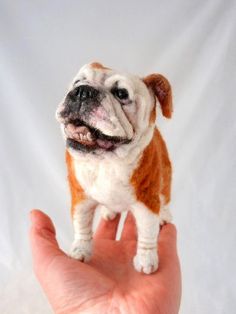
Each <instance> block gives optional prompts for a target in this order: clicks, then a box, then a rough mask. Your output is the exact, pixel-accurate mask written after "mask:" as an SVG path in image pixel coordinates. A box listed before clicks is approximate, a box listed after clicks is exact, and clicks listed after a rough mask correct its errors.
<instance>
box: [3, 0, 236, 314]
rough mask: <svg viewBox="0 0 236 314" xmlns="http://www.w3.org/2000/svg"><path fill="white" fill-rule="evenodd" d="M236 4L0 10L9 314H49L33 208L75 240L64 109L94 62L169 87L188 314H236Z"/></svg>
mask: <svg viewBox="0 0 236 314" xmlns="http://www.w3.org/2000/svg"><path fill="white" fill-rule="evenodd" d="M235 16H236V2H235V1H233V0H232V1H231V0H227V1H224V0H198V1H197V0H194V1H192V0H191V1H189V0H181V1H162V0H160V1H155V0H153V1H148V0H146V1H134V0H133V1H123V0H120V1H88V0H87V1H75V0H74V1H65V0H64V1H42V0H41V1H30V0H29V1H26V0H23V1H4V0H1V1H0V36H1V41H0V45H1V50H0V84H1V85H0V99H1V101H0V106H1V107H0V108H1V111H0V119H1V121H0V140H1V141H0V143H1V153H0V159H1V168H0V178H1V182H0V188H1V189H0V197H1V219H0V224H1V227H0V261H1V265H0V289H1V295H0V313H4V314H5V313H7V314H15V313H17V314H22V313H34V314H37V313H40V314H41V313H45V314H47V313H51V310H50V308H49V306H48V304H47V301H46V299H45V298H44V296H43V294H42V292H41V289H40V287H39V285H38V283H37V282H36V280H35V278H34V275H33V273H32V269H31V258H30V251H29V243H28V228H29V220H28V213H29V211H30V209H31V208H41V209H43V210H45V211H46V212H47V213H48V214H49V215H50V216H51V217H52V218H53V220H54V222H55V224H56V227H57V233H58V238H59V241H60V244H61V246H62V247H63V248H64V249H67V248H68V247H69V244H70V242H71V239H72V226H71V222H70V215H69V193H68V190H67V183H66V171H65V163H64V146H63V141H62V138H61V135H60V131H59V126H58V125H57V122H56V121H55V119H54V112H55V109H56V106H57V105H58V103H59V102H60V100H61V99H62V97H63V95H64V92H65V90H66V87H67V85H68V83H69V82H70V80H71V79H72V77H73V75H74V74H75V73H76V71H77V70H78V68H79V67H80V66H82V65H83V64H84V63H87V62H90V61H94V60H97V61H101V62H104V63H105V64H106V65H108V66H110V67H113V68H117V69H121V70H126V71H128V72H133V73H136V74H139V75H146V74H149V73H152V72H159V73H162V74H164V75H165V76H166V77H167V78H168V79H169V80H170V82H171V83H172V86H173V94H174V108H175V112H174V116H173V119H172V120H170V121H167V120H164V118H161V117H160V118H159V120H158V124H159V127H160V129H161V131H162V134H163V135H164V137H165V139H166V142H167V144H168V147H169V152H170V156H171V159H172V162H173V166H174V181H173V197H172V211H173V214H174V220H175V223H176V225H177V228H178V246H179V254H180V259H181V264H182V273H183V297H182V304H181V314H190V313H191V314H209V313H214V314H223V313H227V314H231V313H232V314H233V313H235V308H236V293H235V290H236V276H235V267H236V266H235V265H236V249H235V245H236V227H235V226H236V206H235V202H234V196H235V195H236V124H235V117H236V106H235V89H236V68H235V66H236V49H235V48H236V19H235Z"/></svg>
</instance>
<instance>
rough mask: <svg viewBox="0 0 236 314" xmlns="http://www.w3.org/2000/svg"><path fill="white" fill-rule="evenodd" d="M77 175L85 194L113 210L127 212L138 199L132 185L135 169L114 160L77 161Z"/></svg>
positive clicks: (75, 162) (75, 165)
mask: <svg viewBox="0 0 236 314" xmlns="http://www.w3.org/2000/svg"><path fill="white" fill-rule="evenodd" d="M74 167H75V175H76V178H77V180H78V182H79V183H80V185H81V186H82V187H83V189H84V191H85V193H86V194H87V195H88V196H89V197H91V198H93V199H94V200H96V201H97V202H98V203H100V204H103V205H105V206H107V207H110V208H112V209H113V210H117V211H122V210H127V207H129V206H130V205H131V204H132V203H133V202H134V201H135V199H136V197H135V195H134V191H133V188H132V186H131V184H130V177H131V175H132V171H133V167H132V165H128V164H126V163H125V162H119V161H117V160H116V161H113V160H96V159H91V160H90V161H88V160H81V161H80V160H76V161H74Z"/></svg>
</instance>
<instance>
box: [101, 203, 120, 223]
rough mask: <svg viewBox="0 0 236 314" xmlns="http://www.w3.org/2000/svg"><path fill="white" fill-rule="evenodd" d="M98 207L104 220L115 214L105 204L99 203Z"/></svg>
mask: <svg viewBox="0 0 236 314" xmlns="http://www.w3.org/2000/svg"><path fill="white" fill-rule="evenodd" d="M99 209H100V211H101V215H102V218H103V219H105V220H113V219H114V218H116V216H117V213H116V212H114V211H113V210H111V209H110V208H107V207H106V206H103V205H100V206H99Z"/></svg>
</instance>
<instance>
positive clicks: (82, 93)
mask: <svg viewBox="0 0 236 314" xmlns="http://www.w3.org/2000/svg"><path fill="white" fill-rule="evenodd" d="M97 95H98V90H97V89H95V88H93V87H92V86H89V85H81V86H79V87H78V89H77V90H76V96H77V97H78V99H79V100H81V101H83V100H88V99H94V98H96V97H97Z"/></svg>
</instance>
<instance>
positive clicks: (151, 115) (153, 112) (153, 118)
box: [149, 104, 157, 124]
mask: <svg viewBox="0 0 236 314" xmlns="http://www.w3.org/2000/svg"><path fill="white" fill-rule="evenodd" d="M156 116H157V115H156V104H154V107H153V109H152V112H151V114H150V119H149V124H153V123H155V122H156Z"/></svg>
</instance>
